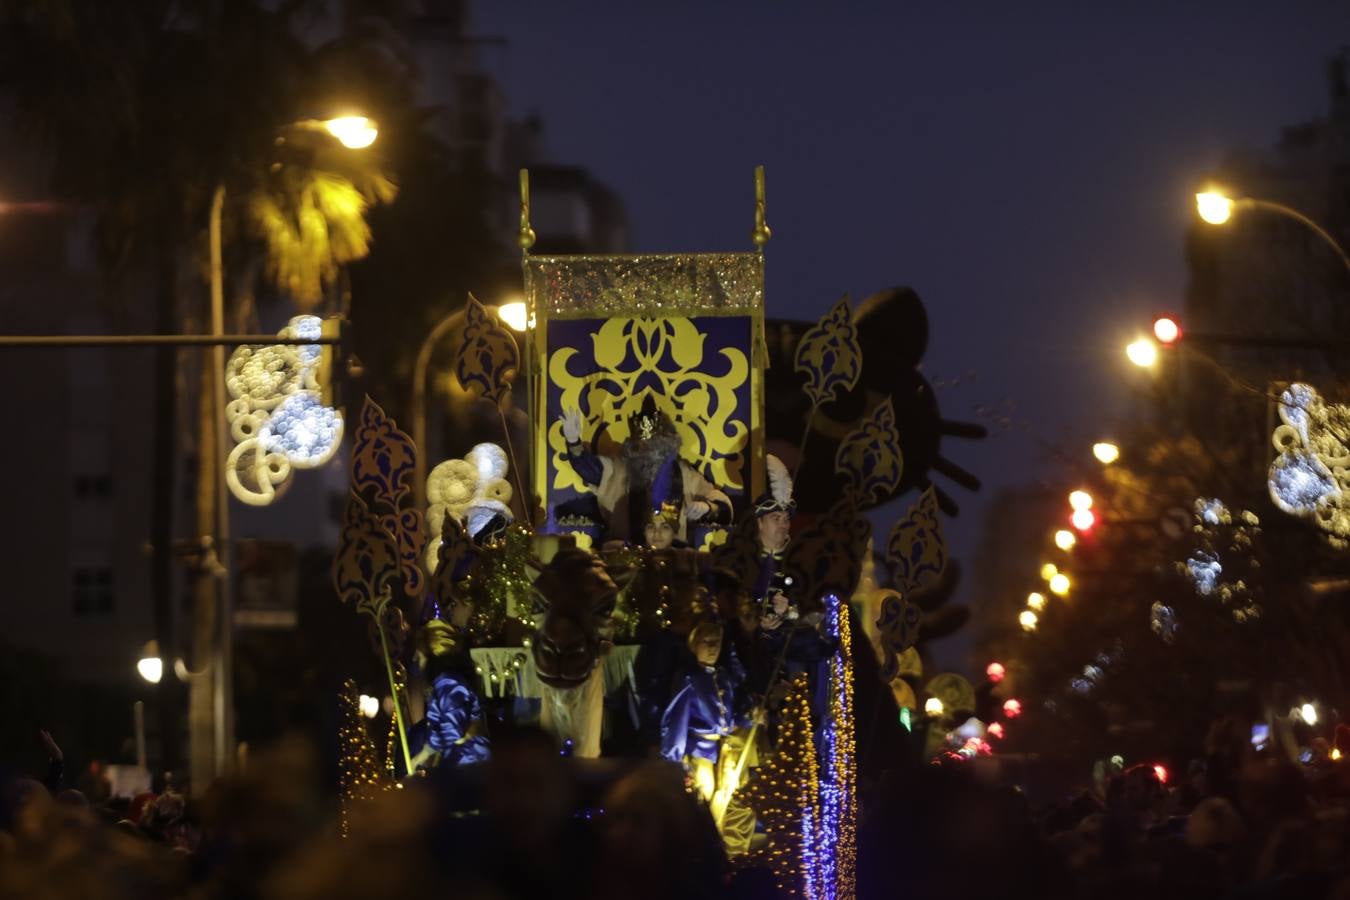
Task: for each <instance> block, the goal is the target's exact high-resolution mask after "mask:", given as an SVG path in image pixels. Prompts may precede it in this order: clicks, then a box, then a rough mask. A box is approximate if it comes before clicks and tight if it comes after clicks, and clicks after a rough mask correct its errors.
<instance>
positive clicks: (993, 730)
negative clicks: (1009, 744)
mask: <svg viewBox="0 0 1350 900" xmlns="http://www.w3.org/2000/svg"><path fill="white" fill-rule="evenodd" d="M986 732H987V733H988V734H991V735H993V736H994V737H996V738H1001V737H1003V726H1002V725H1001V724H1000V723H998V722H994V723H993V724H992V725H990V726H989V727H988V728H987V729H986Z"/></svg>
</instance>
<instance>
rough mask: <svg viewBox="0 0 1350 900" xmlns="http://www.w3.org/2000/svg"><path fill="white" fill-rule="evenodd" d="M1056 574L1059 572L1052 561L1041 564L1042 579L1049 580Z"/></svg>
mask: <svg viewBox="0 0 1350 900" xmlns="http://www.w3.org/2000/svg"><path fill="white" fill-rule="evenodd" d="M1057 574H1059V569H1058V568H1056V567H1055V564H1054V563H1046V564H1045V565H1043V566H1041V578H1042V579H1043V580H1045V581H1049V580H1050V579H1051V578H1054V577H1055V576H1056V575H1057Z"/></svg>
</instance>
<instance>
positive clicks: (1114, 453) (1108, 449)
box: [1092, 441, 1120, 466]
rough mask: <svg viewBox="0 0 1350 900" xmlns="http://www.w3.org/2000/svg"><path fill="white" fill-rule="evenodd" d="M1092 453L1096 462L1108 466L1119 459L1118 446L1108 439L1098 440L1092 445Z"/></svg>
mask: <svg viewBox="0 0 1350 900" xmlns="http://www.w3.org/2000/svg"><path fill="white" fill-rule="evenodd" d="M1092 455H1093V456H1095V457H1097V462H1099V463H1101V464H1102V465H1104V466H1109V465H1111V463H1113V462H1115V461H1116V460H1118V459H1120V448H1119V447H1117V446H1116V445H1115V444H1113V443H1111V442H1110V441H1098V442H1097V443H1095V444H1093V445H1092Z"/></svg>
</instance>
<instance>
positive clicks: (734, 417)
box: [548, 316, 750, 493]
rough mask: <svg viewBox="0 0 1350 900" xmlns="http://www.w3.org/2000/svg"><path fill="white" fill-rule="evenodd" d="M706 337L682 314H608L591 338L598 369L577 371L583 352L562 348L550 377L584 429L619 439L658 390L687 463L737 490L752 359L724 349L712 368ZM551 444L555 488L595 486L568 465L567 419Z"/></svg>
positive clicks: (553, 430)
mask: <svg viewBox="0 0 1350 900" xmlns="http://www.w3.org/2000/svg"><path fill="white" fill-rule="evenodd" d="M706 338H707V335H705V334H702V333H701V332H700V331H699V330H698V326H697V325H695V324H694V323H693V322H692V321H691V320H690V319H688V318H685V317H683V316H671V317H668V318H659V319H658V318H614V319H607V320H605V321H604V323H603V324H601V325H600V327H599V328H598V329H597V330H596V331H595V332H594V334H592V336H591V341H592V358H593V360H594V363H595V368H597V369H599V370H600V371H599V373H598V374H574V373H573V372H572V371H571V369H570V368H569V364H570V363H571V362H572V361H573V360H574V359H578V358H580V356H581V354H580V353H579V351H577V350H576V349H573V348H564V349H560V350H557V351H555V352H554V353H553V354H552V356H551V358H550V359H549V378H550V379H551V380H552V382H553V383H554V384H555V385H557V386H558V387H559V388H560V389H561V393H560V396H559V403H560V405H561V407H562V408H563V409H579V410H581V411H582V413H583V415H585V417H586V424H585V425H584V426H583V433H584V434H595V433H597V432H599V431H600V430H602V429H603V430H605V431H606V432H607V434H608V435H609V437H610V438H612V439H613V440H614V441H616V442H620V443H621V442H622V441H624V440H625V439H626V438H627V437H628V436H629V435H628V422H629V417H630V416H631V415H633V414H634V413H637V412H639V411H640V410H641V409H642V405H643V403H644V401H645V400H646V398H647V396H648V395H649V394H651V395H653V396H654V397H655V400H656V404H657V407H658V408H659V409H660V410H661V411H662V412H663V413H665V415H666V416H667V417H668V418H669V419H670V420H671V422H672V423H673V424H674V426H675V430H676V432H677V433H678V434H679V436H680V455H681V456H682V457H683V458H684V459H685V461H686V462H688V463H689V464H690V465H692V466H693V467H694V468H695V469H697V470H699V471H700V472H701V473H703V475H704V476H705V477H706V478H707V479H708V480H709V481H711V482H712V483H713V484H716V485H718V486H719V487H721V488H723V489H728V490H732V491H737V490H740V489H741V488H742V487H743V486H744V473H743V472H742V468H741V467H742V461H741V457H740V454H741V452H742V451H743V450H744V449H745V446H746V443H747V442H748V440H749V434H750V429H749V427H748V426H747V424H746V422H745V421H743V419H742V418H741V417H740V415H739V413H740V412H741V410H739V409H738V405H737V400H736V392H737V390H738V389H739V388H740V387H742V386H743V385H745V384H746V382H747V380H748V379H749V377H750V363H749V360H748V359H747V357H746V354H745V353H744V352H743V351H742V350H740V349H738V348H736V347H723V348H721V349H720V350H719V351H718V353H719V354H720V356H721V357H722V365H720V366H719V367H718V371H710V369H711V366H710V365H709V362H710V360H709V359H708V358H707V356H708V355H707V354H706V353H705V350H704V344H705V342H706ZM548 443H549V448H550V449H551V450H552V452H553V457H554V460H553V465H554V473H555V474H554V484H553V487H554V489H555V490H560V489H567V488H571V489H573V490H575V491H578V492H583V493H584V492H585V491H587V490H589V488H588V487H587V486H586V484H585V483H584V482H583V481H582V480H581V477H580V476H579V475H577V474H576V471H575V470H574V469H573V468H572V466H570V465H567V464H565V455H566V452H567V441H566V439H565V438H564V437H563V434H562V423H561V422H554V423H552V424H551V425H550V427H549V431H548Z"/></svg>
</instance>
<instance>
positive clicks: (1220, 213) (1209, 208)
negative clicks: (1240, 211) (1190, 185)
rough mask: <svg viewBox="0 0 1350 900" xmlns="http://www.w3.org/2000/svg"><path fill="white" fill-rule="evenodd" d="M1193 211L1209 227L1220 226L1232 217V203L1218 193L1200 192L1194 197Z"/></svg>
mask: <svg viewBox="0 0 1350 900" xmlns="http://www.w3.org/2000/svg"><path fill="white" fill-rule="evenodd" d="M1195 211H1196V212H1198V213H1199V214H1200V218H1202V219H1204V220H1205V221H1206V222H1208V223H1209V224H1211V225H1222V224H1223V223H1225V222H1227V221H1228V220H1229V219H1231V218H1232V217H1233V201H1232V200H1229V199H1228V198H1227V197H1225V196H1224V195H1223V194H1220V193H1219V192H1218V191H1202V192H1201V193H1199V194H1196V195H1195Z"/></svg>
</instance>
